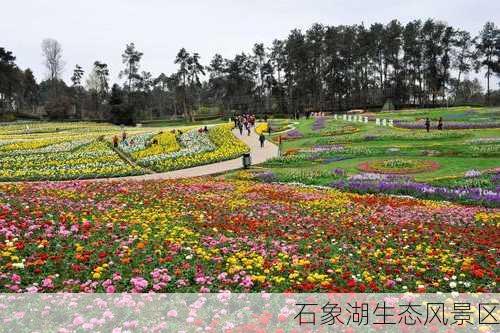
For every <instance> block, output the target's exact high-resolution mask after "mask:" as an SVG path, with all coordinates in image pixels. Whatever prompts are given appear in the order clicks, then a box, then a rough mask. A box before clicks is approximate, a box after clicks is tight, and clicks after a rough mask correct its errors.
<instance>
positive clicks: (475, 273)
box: [472, 268, 484, 279]
mask: <svg viewBox="0 0 500 333" xmlns="http://www.w3.org/2000/svg"><path fill="white" fill-rule="evenodd" d="M472 275H473V276H474V277H475V278H478V279H482V278H483V276H484V272H483V270H482V269H481V268H476V269H474V270H473V271H472Z"/></svg>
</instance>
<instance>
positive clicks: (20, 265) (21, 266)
mask: <svg viewBox="0 0 500 333" xmlns="http://www.w3.org/2000/svg"><path fill="white" fill-rule="evenodd" d="M12 267H14V268H20V269H24V263H23V262H16V263H14V264H12Z"/></svg>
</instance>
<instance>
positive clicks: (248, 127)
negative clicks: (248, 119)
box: [246, 123, 250, 136]
mask: <svg viewBox="0 0 500 333" xmlns="http://www.w3.org/2000/svg"><path fill="white" fill-rule="evenodd" d="M246 127H247V132H248V136H250V123H247V125H246Z"/></svg>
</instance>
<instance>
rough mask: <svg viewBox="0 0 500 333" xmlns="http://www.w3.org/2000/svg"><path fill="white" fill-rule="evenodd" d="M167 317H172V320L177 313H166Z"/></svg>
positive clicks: (171, 311) (172, 311)
mask: <svg viewBox="0 0 500 333" xmlns="http://www.w3.org/2000/svg"><path fill="white" fill-rule="evenodd" d="M167 317H172V318H175V317H177V311H175V310H170V311H168V312H167Z"/></svg>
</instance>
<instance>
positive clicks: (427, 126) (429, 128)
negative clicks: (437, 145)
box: [425, 118, 431, 132]
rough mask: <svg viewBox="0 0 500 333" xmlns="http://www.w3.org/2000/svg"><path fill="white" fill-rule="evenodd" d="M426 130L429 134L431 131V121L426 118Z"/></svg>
mask: <svg viewBox="0 0 500 333" xmlns="http://www.w3.org/2000/svg"><path fill="white" fill-rule="evenodd" d="M425 129H426V130H427V132H429V131H430V130H431V121H430V120H429V118H425Z"/></svg>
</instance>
